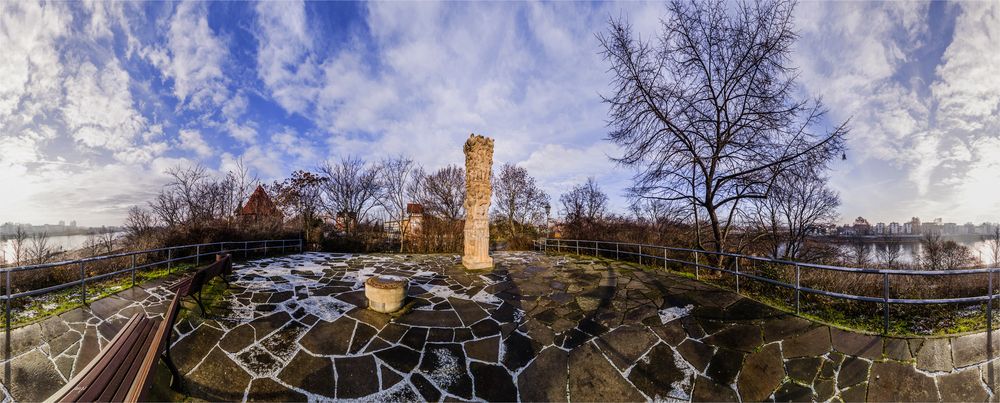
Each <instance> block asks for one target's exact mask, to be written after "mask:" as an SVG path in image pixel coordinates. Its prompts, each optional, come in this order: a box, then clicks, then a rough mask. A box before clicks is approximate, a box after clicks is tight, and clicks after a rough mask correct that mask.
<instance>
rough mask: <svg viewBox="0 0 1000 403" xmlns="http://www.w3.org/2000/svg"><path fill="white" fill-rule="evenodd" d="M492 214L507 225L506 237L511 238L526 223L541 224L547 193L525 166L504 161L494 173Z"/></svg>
mask: <svg viewBox="0 0 1000 403" xmlns="http://www.w3.org/2000/svg"><path fill="white" fill-rule="evenodd" d="M493 199H494V201H495V203H494V204H493V217H494V220H497V221H500V222H502V223H503V226H505V227H506V229H507V235H508V241H510V242H514V241H515V239H516V238H517V235H518V233H519V231H520V230H521V229H523V228H524V227H525V226H528V225H533V224H540V223H542V221H543V220H544V218H545V206H546V205H548V203H549V195H548V194H546V193H545V191H543V190H542V189H541V188H539V187H538V185H537V184H535V178H533V177H532V176H531V175H529V174H528V170H527V169H524V168H523V167H519V166H517V165H514V164H511V163H506V164H503V165H502V166H501V167H500V171H499V172H498V173H497V175H494V176H493Z"/></svg>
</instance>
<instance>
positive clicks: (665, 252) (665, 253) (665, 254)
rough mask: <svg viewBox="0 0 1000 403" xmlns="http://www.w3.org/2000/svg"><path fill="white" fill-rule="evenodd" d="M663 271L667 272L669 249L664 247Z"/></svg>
mask: <svg viewBox="0 0 1000 403" xmlns="http://www.w3.org/2000/svg"><path fill="white" fill-rule="evenodd" d="M663 270H667V247H666V246H664V247H663Z"/></svg>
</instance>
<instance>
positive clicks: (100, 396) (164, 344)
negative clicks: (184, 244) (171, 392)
mask: <svg viewBox="0 0 1000 403" xmlns="http://www.w3.org/2000/svg"><path fill="white" fill-rule="evenodd" d="M231 272H232V258H231V257H230V256H229V255H224V256H217V257H216V261H215V263H212V264H211V265H208V266H207V267H204V268H202V269H199V270H198V271H197V272H196V273H195V274H194V275H193V276H189V277H186V278H184V279H183V280H181V281H179V282H177V283H176V284H174V285H173V286H172V287H171V288H172V290H173V291H174V297H173V299H171V300H170V305H168V306H167V311H166V313H164V318H163V320H159V319H155V318H147V317H146V315H145V314H144V313H142V312H139V313H136V314H135V315H132V318H130V319H129V320H128V322H126V323H125V326H124V327H122V330H121V331H119V332H118V334H116V335H115V337H114V338H113V339H111V341H110V342H108V345H107V346H106V347H105V348H104V349H103V350H101V352H100V353H98V355H97V357H94V359H93V360H92V361H91V362H90V364H87V366H86V367H84V368H83V370H81V371H80V373H78V374H77V375H76V376H75V377H73V379H71V380H70V381H69V383H67V384H66V386H63V387H62V389H59V391H57V392H56V393H55V394H54V395H52V396H51V397H49V399H48V400H47V401H49V402H94V401H100V402H120V401H125V402H135V401H141V400H144V398H145V396H146V393H147V392H148V391H149V388H150V385H151V384H152V381H153V370H154V369H155V367H156V362H157V361H158V360H160V359H162V360H163V362H164V363H165V364H166V365H167V368H168V369H170V373H171V375H172V376H173V379H172V381H171V387H173V388H175V389H179V388H180V386H181V375H180V372H179V371H178V370H177V367H176V366H175V365H174V363H173V360H172V359H171V358H170V344H171V343H170V339H171V337H172V336H173V328H174V322H175V321H176V320H177V312H178V311H179V310H180V307H181V299H182V298H184V297H185V296H190V297H192V298H194V299H195V301H197V302H198V306H199V307H201V311H202V315H204V314H205V307H204V306H203V305H202V301H201V288H202V287H204V285H205V284H206V283H208V281H209V280H211V279H212V278H213V277H216V276H219V277H221V278H222V279H223V281H226V279H225V275H226V274H229V273H231ZM227 284H228V282H227Z"/></svg>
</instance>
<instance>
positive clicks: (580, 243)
mask: <svg viewBox="0 0 1000 403" xmlns="http://www.w3.org/2000/svg"><path fill="white" fill-rule="evenodd" d="M535 247H536V248H538V249H539V250H543V251H546V252H548V251H553V250H555V251H557V252H571V253H573V252H575V253H576V254H578V255H579V254H583V253H588V254H589V253H590V252H593V254H594V256H604V257H610V255H611V254H612V253H613V254H614V258H615V259H616V260H620V259H621V258H622V257H623V256H630V257H634V258H637V259H638V262H639V264H643V258H645V259H646V263H647V264H652V263H655V262H662V263H663V266H664V268H667V264H668V263H675V264H680V265H683V266H689V267H693V268H694V275H695V278H696V279H700V271H701V270H702V269H705V270H709V271H714V272H719V273H726V274H730V275H732V276H733V279H734V280H735V291H736V293H737V294H739V293H740V279H741V278H743V279H749V280H753V281H758V282H763V283H766V284H771V285H774V286H778V287H782V288H785V289H789V290H792V291H793V292H794V297H795V313H796V314H799V313H800V309H801V307H800V301H801V296H802V293H807V294H815V295H823V296H826V297H831V298H837V299H844V300H851V301H860V302H871V303H876V304H881V305H882V307H883V311H884V327H883V334H888V333H889V314H890V310H891V306H892V305H894V304H898V305H934V304H951V303H957V304H968V303H983V302H985V303H986V308H985V309H986V312H985V314H986V327H987V329H992V328H993V299H994V292H993V277H994V273H995V272H997V271H1000V268H995V267H994V268H979V269H960V270H947V271H931V270H898V269H868V268H853V267H840V266H829V265H820V264H811V263H801V262H793V261H786V260H779V259H770V258H765V257H759V256H749V255H741V254H736V253H725V252H722V253H720V252H712V251H705V250H698V249H687V248H673V247H667V246H659V245H647V244H636V243H625V242H612V241H592V240H577V239H547V238H543V239H541V240H538V241H536V242H535ZM678 254H681V255H684V256H691V257H693V259H692V260H685V259H680V258H677V257H676V256H677V255H678ZM708 256H719V257H724V258H729V260H730V261H731V266H729V267H715V266H712V265H710V264H708V262H707V260H708V259H706V262H705V263H702V262H701V261H700V259H699V257H708ZM719 260H721V259H719ZM741 260H742V261H744V262H762V263H768V264H774V265H780V266H787V267H792V268H793V269H794V273H795V282H794V283H791V282H784V281H781V280H777V279H773V278H768V277H763V276H758V275H755V274H751V273H747V272H746V271H744V272H740V261H741ZM744 267H745V266H744ZM803 269H806V270H807V271H808V270H819V271H826V272H842V273H854V274H859V275H867V276H880V277H881V280H882V295H881V296H879V297H873V296H865V295H854V294H848V293H842V292H835V291H828V290H821V289H815V288H810V287H805V286H803V285H802V283H801V278H802V272H803ZM983 274H985V275H986V276H987V277H988V281H987V284H988V285H987V293H986V295H975V296H965V297H954V298H891V297H890V289H891V286H892V284H891V282H890V276H913V277H937V278H940V277H950V276H967V275H983Z"/></svg>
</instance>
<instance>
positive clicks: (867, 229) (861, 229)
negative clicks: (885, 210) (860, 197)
mask: <svg viewBox="0 0 1000 403" xmlns="http://www.w3.org/2000/svg"><path fill="white" fill-rule="evenodd" d="M871 228H872V226H871V224H869V223H868V220H866V219H865V218H864V217H858V218H856V219H854V225H853V226H852V229H853V230H854V235H868V234H870V233H871Z"/></svg>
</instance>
